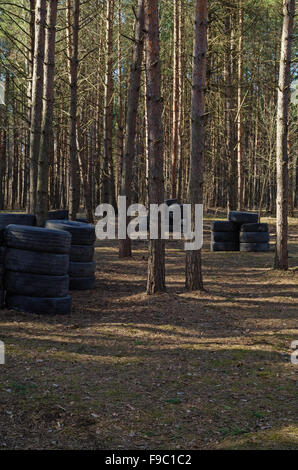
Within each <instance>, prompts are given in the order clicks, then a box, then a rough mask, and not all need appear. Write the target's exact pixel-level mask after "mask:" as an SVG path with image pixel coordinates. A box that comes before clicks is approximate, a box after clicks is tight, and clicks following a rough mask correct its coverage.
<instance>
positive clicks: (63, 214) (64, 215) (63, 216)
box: [48, 209, 68, 220]
mask: <svg viewBox="0 0 298 470" xmlns="http://www.w3.org/2000/svg"><path fill="white" fill-rule="evenodd" d="M48 219H49V220H53V219H55V220H68V210H67V209H58V210H56V211H49V213H48Z"/></svg>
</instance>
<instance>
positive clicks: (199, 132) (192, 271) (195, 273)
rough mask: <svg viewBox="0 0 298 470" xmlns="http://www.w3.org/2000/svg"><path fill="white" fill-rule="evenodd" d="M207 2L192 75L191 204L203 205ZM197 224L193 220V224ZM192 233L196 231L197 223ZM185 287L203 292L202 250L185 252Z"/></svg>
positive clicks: (199, 20)
mask: <svg viewBox="0 0 298 470" xmlns="http://www.w3.org/2000/svg"><path fill="white" fill-rule="evenodd" d="M207 15H208V2H207V0H196V3H195V21H194V52H193V72H192V116H191V121H192V141H191V157H190V178H189V186H188V203H190V204H191V205H192V210H193V213H194V206H195V204H203V177H204V152H205V93H206V73H207ZM193 222H194V221H193ZM192 225H193V231H194V223H192ZM185 274H186V278H185V285H186V288H187V289H189V290H203V276H202V268H201V250H189V251H187V252H186V264H185Z"/></svg>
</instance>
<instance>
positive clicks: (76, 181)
mask: <svg viewBox="0 0 298 470" xmlns="http://www.w3.org/2000/svg"><path fill="white" fill-rule="evenodd" d="M72 1H73V5H72ZM66 15H67V42H68V61H69V86H70V129H69V152H70V180H69V183H70V184H69V193H70V194H69V213H70V217H71V219H72V220H75V218H76V215H77V212H78V210H79V205H80V169H79V162H78V148H77V134H76V133H77V119H78V118H77V102H78V65H79V58H78V48H79V19H80V0H67V10H66Z"/></svg>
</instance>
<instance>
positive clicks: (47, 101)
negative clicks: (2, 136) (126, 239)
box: [36, 0, 58, 227]
mask: <svg viewBox="0 0 298 470" xmlns="http://www.w3.org/2000/svg"><path fill="white" fill-rule="evenodd" d="M57 8H58V0H51V1H50V2H48V11H47V29H46V40H45V65H44V105H43V116H42V134H41V144H40V152H39V159H38V175H37V201H36V216H37V225H38V226H39V227H43V226H44V224H45V221H46V219H47V216H48V209H49V194H48V180H49V162H50V158H51V156H52V153H53V143H54V135H53V112H54V78H55V39H56V21H57Z"/></svg>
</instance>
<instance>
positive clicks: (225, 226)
mask: <svg viewBox="0 0 298 470" xmlns="http://www.w3.org/2000/svg"><path fill="white" fill-rule="evenodd" d="M211 230H212V232H237V230H238V227H237V225H236V224H234V223H233V222H227V221H226V220H215V221H214V222H211Z"/></svg>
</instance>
